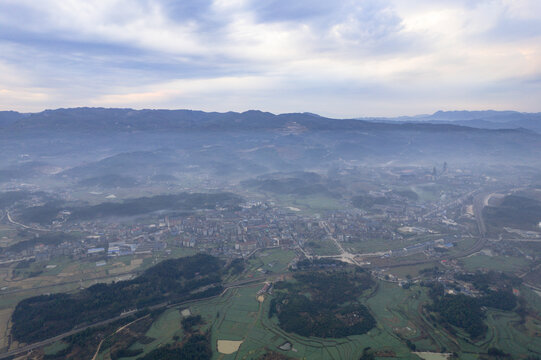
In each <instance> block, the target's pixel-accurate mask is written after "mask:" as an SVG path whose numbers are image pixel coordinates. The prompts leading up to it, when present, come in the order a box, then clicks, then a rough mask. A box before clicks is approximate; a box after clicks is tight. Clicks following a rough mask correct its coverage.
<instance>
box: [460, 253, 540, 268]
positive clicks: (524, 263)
mask: <svg viewBox="0 0 541 360" xmlns="http://www.w3.org/2000/svg"><path fill="white" fill-rule="evenodd" d="M460 263H461V264H462V266H464V269H466V270H468V271H475V270H478V269H487V270H496V271H509V272H517V271H521V270H524V269H526V268H527V267H528V265H529V264H530V262H529V261H528V260H527V259H525V258H522V257H516V256H488V255H485V254H474V255H472V256H468V257H466V258H463V259H461V260H460Z"/></svg>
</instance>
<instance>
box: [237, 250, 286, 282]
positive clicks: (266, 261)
mask: <svg viewBox="0 0 541 360" xmlns="http://www.w3.org/2000/svg"><path fill="white" fill-rule="evenodd" d="M294 257H295V252H294V251H292V250H282V249H280V248H275V249H266V250H260V251H258V252H257V253H256V254H255V255H254V256H252V257H251V258H250V259H249V260H248V261H247V263H246V270H245V272H244V273H243V277H259V276H261V275H262V272H261V270H265V271H267V272H269V273H276V274H280V273H284V272H286V271H287V269H288V266H289V263H290V262H291V260H293V258H294Z"/></svg>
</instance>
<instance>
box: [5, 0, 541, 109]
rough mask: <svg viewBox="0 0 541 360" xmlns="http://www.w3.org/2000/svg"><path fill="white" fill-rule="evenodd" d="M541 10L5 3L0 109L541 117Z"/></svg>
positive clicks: (367, 2)
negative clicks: (445, 112)
mask: <svg viewBox="0 0 541 360" xmlns="http://www.w3.org/2000/svg"><path fill="white" fill-rule="evenodd" d="M539 99H541V2H540V1H538V0H469V1H466V0H463V1H462V0H417V1H414V2H413V1H403V0H335V1H332V2H331V1H320V0H297V1H294V2H286V1H284V0H268V1H257V0H213V1H211V0H183V1H176V0H93V1H82V0H41V1H35V0H3V1H2V2H0V109H14V110H20V111H38V110H42V109H44V108H55V107H71V106H107V107H109V106H111V107H134V108H193V109H202V110H212V111H228V110H237V111H242V110H247V109H261V110H266V111H272V112H293V111H310V112H317V113H320V114H323V115H328V116H336V117H354V116H387V115H398V114H415V113H425V112H431V111H434V110H438V109H463V108H467V109H486V108H493V109H517V110H522V111H541V109H540V108H539Z"/></svg>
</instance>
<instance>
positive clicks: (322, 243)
mask: <svg viewBox="0 0 541 360" xmlns="http://www.w3.org/2000/svg"><path fill="white" fill-rule="evenodd" d="M305 246H307V247H309V248H310V249H311V251H312V253H313V254H315V255H339V254H340V250H338V247H337V246H336V244H335V242H334V241H332V240H331V239H329V238H327V239H324V240H310V241H308V242H307V243H306V245H305Z"/></svg>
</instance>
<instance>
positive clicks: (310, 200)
mask: <svg viewBox="0 0 541 360" xmlns="http://www.w3.org/2000/svg"><path fill="white" fill-rule="evenodd" d="M273 197H274V199H275V201H276V202H277V203H278V204H280V205H282V206H284V207H292V208H297V209H299V210H301V212H304V213H307V214H314V213H317V212H320V211H325V210H341V209H343V208H344V205H343V204H342V203H341V202H340V200H339V199H336V198H333V197H330V196H325V195H322V194H315V195H311V196H293V195H274V196H273Z"/></svg>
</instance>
